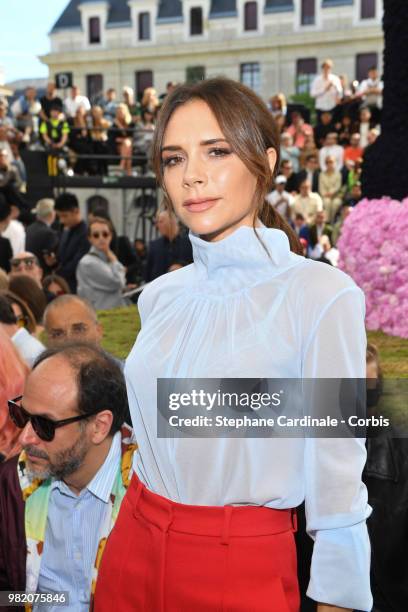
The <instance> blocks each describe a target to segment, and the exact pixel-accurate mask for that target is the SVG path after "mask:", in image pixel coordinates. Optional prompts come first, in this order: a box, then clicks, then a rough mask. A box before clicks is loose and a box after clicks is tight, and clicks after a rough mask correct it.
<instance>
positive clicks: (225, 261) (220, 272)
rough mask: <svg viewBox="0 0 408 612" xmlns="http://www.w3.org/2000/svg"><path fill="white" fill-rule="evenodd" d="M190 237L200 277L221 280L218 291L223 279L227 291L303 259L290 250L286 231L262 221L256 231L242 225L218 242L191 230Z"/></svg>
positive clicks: (249, 283)
mask: <svg viewBox="0 0 408 612" xmlns="http://www.w3.org/2000/svg"><path fill="white" fill-rule="evenodd" d="M189 238H190V241H191V244H192V247H193V259H194V265H195V267H196V269H197V271H198V273H199V276H200V279H201V280H204V279H206V278H207V279H209V280H212V281H222V282H221V283H220V282H217V288H216V290H217V292H220V291H221V289H222V286H223V284H224V282H225V283H226V285H225V289H226V291H227V292H229V290H231V289H235V288H238V287H241V288H242V287H244V286H250V285H251V284H254V283H257V282H259V281H261V280H265V279H266V278H270V277H271V276H274V275H276V274H279V273H281V272H282V271H283V270H285V269H287V268H290V267H292V266H293V265H297V264H298V263H299V262H300V261H303V257H302V258H300V257H299V256H297V255H295V254H294V253H292V252H291V251H290V247H289V239H288V237H287V235H286V234H285V232H283V231H282V230H280V229H275V228H270V227H265V225H263V224H261V225H260V226H259V227H256V229H255V230H254V228H253V227H249V226H241V227H239V228H238V229H236V230H235V231H234V232H232V234H229V236H227V237H226V238H223V239H222V240H218V241H217V242H208V241H206V240H203V239H202V238H200V237H199V236H198V235H197V234H193V233H192V232H190V234H189ZM233 285H234V287H233ZM221 292H222V291H221Z"/></svg>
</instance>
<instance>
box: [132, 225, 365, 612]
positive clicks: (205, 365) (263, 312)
mask: <svg viewBox="0 0 408 612" xmlns="http://www.w3.org/2000/svg"><path fill="white" fill-rule="evenodd" d="M257 234H258V236H257V235H256V234H255V231H254V229H253V228H252V227H240V228H239V229H237V230H236V231H234V232H233V233H232V234H230V235H229V236H227V237H226V238H224V239H222V240H219V241H217V242H207V241H205V240H202V239H201V238H199V237H198V236H196V235H194V234H190V240H191V243H192V246H193V255H194V263H193V264H192V265H190V266H186V267H185V268H182V269H180V270H177V271H175V272H171V273H170V274H165V275H164V276H161V277H160V278H158V279H156V280H154V281H153V282H152V283H150V285H149V286H148V287H147V288H146V289H145V290H144V291H143V292H142V294H141V296H140V299H139V302H138V308H139V312H140V316H141V321H142V328H141V331H140V333H139V335H138V337H137V341H136V344H135V346H134V347H133V349H132V352H131V353H130V355H129V357H128V359H127V361H126V366H125V377H126V383H127V388H128V397H129V406H130V412H131V415H132V422H133V426H134V429H135V431H137V438H138V446H139V451H138V453H136V454H135V456H134V463H135V470H136V472H137V474H138V476H139V477H140V478H141V479H142V481H143V482H144V483H145V484H146V485H147V487H148V488H150V489H151V490H152V491H154V492H155V493H158V494H159V495H163V496H165V497H168V498H170V499H172V500H173V501H176V502H181V503H184V504H193V505H209V506H211V505H216V506H223V505H226V504H236V505H238V504H239V505H240V504H251V505H259V506H267V507H270V508H276V509H282V508H294V507H296V506H298V505H300V504H301V503H302V502H303V500H305V505H306V518H307V529H308V532H309V534H310V535H311V537H312V538H313V539H314V550H313V560H312V566H311V580H310V584H309V589H308V595H309V597H311V598H312V599H315V600H316V601H319V602H325V603H329V604H332V605H337V606H341V607H345V608H352V609H353V608H355V609H358V610H370V609H371V606H372V598H371V593H370V581H369V573H370V572H369V566H370V545H369V540H368V535H367V528H366V524H365V520H366V518H367V517H368V516H369V514H370V510H371V509H370V507H369V506H368V504H367V491H366V488H365V486H364V485H363V483H362V482H361V472H362V470H363V467H364V463H365V460H366V451H365V446H364V440H361V439H350V438H342V439H340V438H338V439H336V438H331V439H325V438H309V439H303V438H286V439H285V438H249V437H247V438H220V437H217V438H215V437H214V438H206V439H204V438H192V437H191V438H189V437H183V438H158V437H157V411H156V409H155V408H156V404H157V378H190V379H196V378H215V379H218V378H220V377H222V378H296V379H300V378H365V351H366V333H365V328H364V310H365V309H364V295H363V293H362V291H361V290H360V289H359V288H358V287H357V286H356V285H355V283H354V282H353V280H352V279H351V278H350V277H349V276H347V275H346V274H344V273H343V272H341V271H340V270H338V269H336V268H333V267H332V266H327V265H326V264H324V263H320V262H317V261H312V260H309V259H305V258H304V257H300V256H298V255H296V254H294V253H292V252H291V251H290V249H289V241H288V238H287V236H286V234H284V232H282V231H281V230H278V229H272V228H266V227H264V226H262V227H259V228H257ZM261 241H262V242H261ZM264 247H265V248H264ZM265 249H266V250H265Z"/></svg>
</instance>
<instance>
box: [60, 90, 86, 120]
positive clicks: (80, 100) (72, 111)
mask: <svg viewBox="0 0 408 612" xmlns="http://www.w3.org/2000/svg"><path fill="white" fill-rule="evenodd" d="M80 106H82V107H83V108H84V109H85V110H86V111H87V112H88V111H89V110H91V103H90V102H89V100H88V98H87V97H86V96H81V92H80V89H79V87H77V86H76V85H73V86H72V88H71V93H70V95H69V96H67V97H66V98H65V100H64V109H65V112H66V115H67V117H72V118H74V117H75V115H76V112H77V110H78V108H79V107H80Z"/></svg>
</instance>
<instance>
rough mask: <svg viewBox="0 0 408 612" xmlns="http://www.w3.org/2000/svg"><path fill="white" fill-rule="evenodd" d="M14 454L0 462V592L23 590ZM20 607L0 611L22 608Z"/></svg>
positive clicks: (20, 508) (22, 531) (22, 543)
mask: <svg viewBox="0 0 408 612" xmlns="http://www.w3.org/2000/svg"><path fill="white" fill-rule="evenodd" d="M17 460H18V457H13V458H12V459H9V460H8V461H5V462H4V463H0V591H24V590H25V586H26V556H27V552H26V551H27V544H26V537H25V526H24V510H25V504H24V501H23V497H22V493H21V488H20V483H19V481H18V474H17V469H18V466H17ZM23 609H24V608H20V607H14V608H12V607H10V608H2V610H10V611H11V610H23Z"/></svg>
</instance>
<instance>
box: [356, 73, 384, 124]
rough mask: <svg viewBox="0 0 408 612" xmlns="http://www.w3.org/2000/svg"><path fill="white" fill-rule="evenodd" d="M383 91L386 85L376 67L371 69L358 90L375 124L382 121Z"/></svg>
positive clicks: (358, 94)
mask: <svg viewBox="0 0 408 612" xmlns="http://www.w3.org/2000/svg"><path fill="white" fill-rule="evenodd" d="M383 89H384V83H383V81H382V80H381V79H380V76H379V74H378V70H377V68H376V67H372V68H370V69H369V71H368V77H367V78H366V79H364V80H363V81H361V83H360V85H359V87H358V89H357V96H358V97H359V98H361V100H362V101H363V102H364V105H365V106H368V107H369V109H370V110H371V113H372V115H373V121H374V122H375V123H379V121H380V116H381V109H382V98H383V96H382V93H383Z"/></svg>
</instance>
